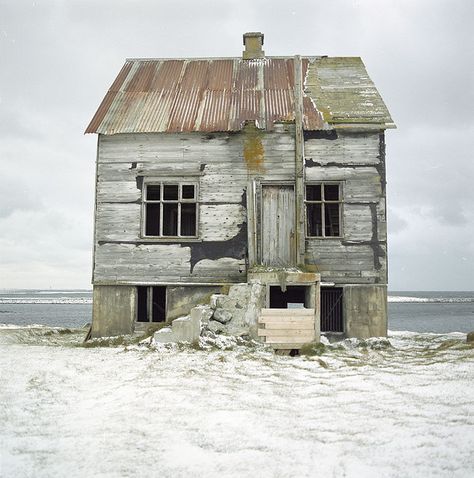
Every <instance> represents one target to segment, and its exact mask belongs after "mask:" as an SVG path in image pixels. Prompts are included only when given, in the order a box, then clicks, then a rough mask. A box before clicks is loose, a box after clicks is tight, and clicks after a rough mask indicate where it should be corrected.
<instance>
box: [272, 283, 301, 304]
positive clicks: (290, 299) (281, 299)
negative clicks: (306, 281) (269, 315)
mask: <svg viewBox="0 0 474 478" xmlns="http://www.w3.org/2000/svg"><path fill="white" fill-rule="evenodd" d="M306 290H307V287H305V286H299V285H289V286H287V287H286V291H285V292H283V291H282V290H281V288H280V286H270V308H271V309H292V308H304V307H308V304H307V292H306Z"/></svg>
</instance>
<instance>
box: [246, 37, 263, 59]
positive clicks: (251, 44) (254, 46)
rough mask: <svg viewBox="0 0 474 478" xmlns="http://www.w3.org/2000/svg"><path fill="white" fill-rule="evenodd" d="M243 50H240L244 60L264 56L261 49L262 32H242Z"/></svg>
mask: <svg viewBox="0 0 474 478" xmlns="http://www.w3.org/2000/svg"><path fill="white" fill-rule="evenodd" d="M244 46H245V50H244V51H243V52H242V58H243V59H244V60H254V59H255V58H265V52H264V51H263V50H262V46H263V33H260V32H247V33H244Z"/></svg>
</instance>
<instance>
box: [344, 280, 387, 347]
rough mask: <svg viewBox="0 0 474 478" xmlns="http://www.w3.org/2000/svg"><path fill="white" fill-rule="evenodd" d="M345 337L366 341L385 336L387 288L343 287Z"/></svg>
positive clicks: (382, 286) (377, 286) (383, 286)
mask: <svg viewBox="0 0 474 478" xmlns="http://www.w3.org/2000/svg"><path fill="white" fill-rule="evenodd" d="M343 308H344V322H345V335H346V337H356V338H359V339H366V338H369V337H386V336H387V315H388V314H387V287H386V286H385V285H372V286H366V285H353V286H345V287H344V305H343Z"/></svg>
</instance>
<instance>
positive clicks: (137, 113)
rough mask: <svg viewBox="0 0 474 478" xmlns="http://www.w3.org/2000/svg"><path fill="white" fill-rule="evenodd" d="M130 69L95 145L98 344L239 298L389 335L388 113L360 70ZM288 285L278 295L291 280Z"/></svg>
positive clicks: (355, 65) (266, 60)
mask: <svg viewBox="0 0 474 478" xmlns="http://www.w3.org/2000/svg"><path fill="white" fill-rule="evenodd" d="M243 40H244V51H243V54H242V56H241V57H236V58H199V59H194V58H184V59H128V60H127V61H126V62H125V65H124V66H123V68H122V70H121V71H120V72H119V74H118V76H117V78H116V79H115V81H114V82H113V84H112V86H111V87H110V89H109V91H108V92H107V94H106V96H105V98H104V100H103V101H102V103H101V105H100V106H99V109H98V110H97V113H96V114H95V116H94V117H93V119H92V121H91V123H90V124H89V126H88V127H87V130H86V133H96V134H97V135H98V148H97V176H96V202H95V232H94V264H93V287H94V295H93V301H94V305H93V324H92V336H95V337H99V336H105V335H117V334H126V333H131V332H132V331H133V330H134V328H135V327H136V326H137V325H138V324H140V323H149V322H160V321H166V322H170V321H172V320H173V319H176V318H177V317H180V316H182V315H184V314H187V313H189V311H190V309H191V308H192V307H193V306H195V305H196V304H199V303H203V302H207V301H208V300H209V297H210V296H211V295H212V294H214V293H219V292H221V291H223V290H225V288H226V287H227V288H228V287H229V286H230V285H232V284H239V283H246V282H247V281H250V280H259V281H263V282H264V284H265V287H266V289H265V290H266V299H265V303H266V307H268V308H292V307H298V305H300V306H303V307H313V308H314V309H315V314H317V315H318V317H319V313H320V328H321V332H323V333H324V332H328V333H339V334H341V335H343V336H346V337H360V338H365V337H370V336H384V335H386V332H387V232H386V194H385V184H386V180H385V135H384V133H385V130H386V129H387V128H394V127H395V126H394V124H393V122H392V119H391V117H390V114H389V112H388V111H387V108H386V106H385V104H384V102H383V101H382V98H381V97H380V95H379V93H378V91H377V90H376V88H375V86H374V84H373V83H372V81H371V80H370V78H369V77H368V75H367V72H366V70H365V67H364V64H363V63H362V61H361V59H360V58H358V57H327V56H294V57H274V56H272V57H269V56H265V53H264V51H263V40H264V36H263V34H261V33H246V34H244V36H243ZM282 277H283V281H284V282H286V283H287V284H288V285H287V286H286V287H282V286H280V282H281V280H282Z"/></svg>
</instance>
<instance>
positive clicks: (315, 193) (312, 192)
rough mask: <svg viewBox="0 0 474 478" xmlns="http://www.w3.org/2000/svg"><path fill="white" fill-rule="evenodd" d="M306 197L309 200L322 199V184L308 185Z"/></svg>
mask: <svg viewBox="0 0 474 478" xmlns="http://www.w3.org/2000/svg"><path fill="white" fill-rule="evenodd" d="M306 199H307V200H308V201H321V185H320V184H310V185H308V186H306Z"/></svg>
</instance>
